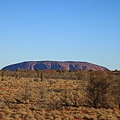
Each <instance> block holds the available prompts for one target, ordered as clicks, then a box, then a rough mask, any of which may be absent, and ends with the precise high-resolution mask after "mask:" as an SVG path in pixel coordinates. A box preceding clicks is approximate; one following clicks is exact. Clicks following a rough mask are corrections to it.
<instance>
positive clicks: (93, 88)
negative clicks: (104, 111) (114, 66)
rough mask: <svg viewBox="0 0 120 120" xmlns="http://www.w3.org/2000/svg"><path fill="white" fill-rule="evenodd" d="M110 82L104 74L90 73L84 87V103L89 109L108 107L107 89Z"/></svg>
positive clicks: (109, 77) (108, 77) (107, 74)
mask: <svg viewBox="0 0 120 120" xmlns="http://www.w3.org/2000/svg"><path fill="white" fill-rule="evenodd" d="M111 83H112V81H111V75H110V74H109V73H106V72H101V71H99V72H98V71H97V72H92V73H91V75H90V79H89V81H88V84H87V86H86V102H87V105H89V106H90V107H94V108H98V107H103V108H107V107H109V105H108V103H107V95H108V89H109V88H110V85H111Z"/></svg>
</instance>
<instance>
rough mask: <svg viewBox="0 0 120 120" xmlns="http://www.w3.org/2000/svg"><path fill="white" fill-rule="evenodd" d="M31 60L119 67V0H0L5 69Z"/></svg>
mask: <svg viewBox="0 0 120 120" xmlns="http://www.w3.org/2000/svg"><path fill="white" fill-rule="evenodd" d="M32 60H34V61H36V60H37V61H39V60H58V61H59V60H62V61H71V60H74V61H85V62H90V63H94V64H98V65H102V66H105V67H107V68H109V69H111V70H114V69H119V70H120V0H0V69H1V68H2V67H4V66H6V65H9V64H13V63H19V62H23V61H32Z"/></svg>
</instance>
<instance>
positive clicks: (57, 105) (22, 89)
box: [0, 69, 120, 120]
mask: <svg viewBox="0 0 120 120" xmlns="http://www.w3.org/2000/svg"><path fill="white" fill-rule="evenodd" d="M0 75H1V77H0V120H120V108H119V107H120V89H119V88H120V71H117V70H115V71H92V70H90V71H83V70H76V71H70V70H69V71H67V70H44V71H41V70H38V69H36V70H33V71H31V70H16V71H9V70H5V69H4V70H1V71H0Z"/></svg>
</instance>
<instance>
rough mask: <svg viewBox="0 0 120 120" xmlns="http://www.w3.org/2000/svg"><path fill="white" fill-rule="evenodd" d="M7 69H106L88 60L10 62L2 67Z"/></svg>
mask: <svg viewBox="0 0 120 120" xmlns="http://www.w3.org/2000/svg"><path fill="white" fill-rule="evenodd" d="M3 69H7V70H17V69H20V70H26V69H28V70H35V69H40V70H58V69H61V70H80V69H81V70H94V71H97V70H103V71H104V70H108V69H107V68H106V67H103V66H99V65H95V64H92V63H88V62H75V61H65V62H62V61H28V62H22V63H17V64H12V65H9V66H6V67H4V68H3Z"/></svg>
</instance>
